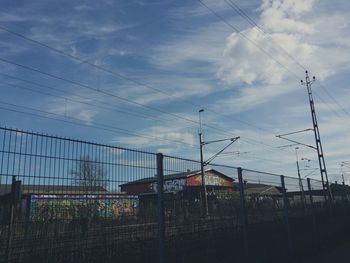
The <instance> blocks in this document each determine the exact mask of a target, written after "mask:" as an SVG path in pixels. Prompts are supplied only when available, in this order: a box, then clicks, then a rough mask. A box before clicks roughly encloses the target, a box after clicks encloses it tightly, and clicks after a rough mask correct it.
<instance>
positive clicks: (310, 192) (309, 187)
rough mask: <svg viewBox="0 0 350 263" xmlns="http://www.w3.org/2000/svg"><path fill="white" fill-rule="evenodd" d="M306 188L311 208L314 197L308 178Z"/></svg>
mask: <svg viewBox="0 0 350 263" xmlns="http://www.w3.org/2000/svg"><path fill="white" fill-rule="evenodd" d="M307 189H308V192H309V198H310V206H311V209H313V208H314V199H313V197H312V189H311V182H310V178H307Z"/></svg>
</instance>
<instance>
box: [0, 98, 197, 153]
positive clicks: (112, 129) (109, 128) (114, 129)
mask: <svg viewBox="0 0 350 263" xmlns="http://www.w3.org/2000/svg"><path fill="white" fill-rule="evenodd" d="M0 104H4V105H7V106H12V107H17V108H21V109H25V110H30V111H35V112H39V113H44V114H48V115H51V116H55V117H59V118H63V119H57V118H54V117H49V116H43V115H40V114H36V113H32V112H28V111H21V110H15V109H9V108H5V107H0V109H2V110H7V111H12V112H17V113H21V114H26V115H31V116H36V117H40V118H46V119H51V120H56V121H62V122H66V123H70V124H75V125H80V126H85V127H92V128H95V129H101V130H106V131H110V132H114V133H118V134H126V135H130V136H135V137H141V138H146V139H151V140H157V141H167V142H171V143H177V144H182V145H185V146H187V147H190V148H196V149H197V148H198V147H195V146H193V145H190V144H187V143H185V142H183V141H178V140H170V139H166V138H161V137H155V136H150V135H145V134H142V133H135V132H133V131H130V130H127V129H123V128H119V127H115V126H111V125H106V124H103V123H98V122H90V124H87V123H82V122H83V120H81V119H79V118H75V117H71V116H64V115H62V114H58V113H53V112H48V111H44V110H39V109H35V108H32V107H27V106H22V105H17V104H14V103H8V102H3V101H0Z"/></svg>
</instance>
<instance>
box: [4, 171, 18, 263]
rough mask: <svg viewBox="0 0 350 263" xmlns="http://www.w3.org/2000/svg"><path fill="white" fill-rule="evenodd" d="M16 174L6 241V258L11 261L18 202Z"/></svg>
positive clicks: (13, 181) (12, 189)
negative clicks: (16, 203)
mask: <svg viewBox="0 0 350 263" xmlns="http://www.w3.org/2000/svg"><path fill="white" fill-rule="evenodd" d="M15 188H16V176H12V184H11V194H10V221H9V224H8V229H7V242H6V259H7V261H10V255H11V246H12V236H13V233H12V232H13V224H14V219H15V202H16V197H15V193H16V189H15Z"/></svg>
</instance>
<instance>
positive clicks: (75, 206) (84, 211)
mask: <svg viewBox="0 0 350 263" xmlns="http://www.w3.org/2000/svg"><path fill="white" fill-rule="evenodd" d="M11 200H12V198H11V185H4V184H3V185H0V215H1V216H0V221H1V222H4V221H5V222H6V221H8V220H9V214H10V213H9V211H10V206H11ZM138 205H139V200H138V197H137V196H132V195H125V194H114V193H110V192H108V191H107V190H106V189H105V188H103V187H101V186H93V187H86V186H71V185H22V186H21V199H20V200H18V203H17V207H16V209H15V211H16V218H17V219H20V220H26V221H28V220H30V221H49V220H65V221H71V220H75V219H81V218H106V219H115V218H119V217H122V216H130V215H136V214H137V213H138Z"/></svg>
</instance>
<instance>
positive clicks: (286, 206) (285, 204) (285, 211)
mask: <svg viewBox="0 0 350 263" xmlns="http://www.w3.org/2000/svg"><path fill="white" fill-rule="evenodd" d="M281 187H282V195H283V215H284V220H285V223H286V230H287V243H288V244H287V246H288V252H289V253H290V254H292V239H291V232H290V224H289V215H288V209H289V202H288V197H287V193H286V187H285V183H284V176H283V175H281Z"/></svg>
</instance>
